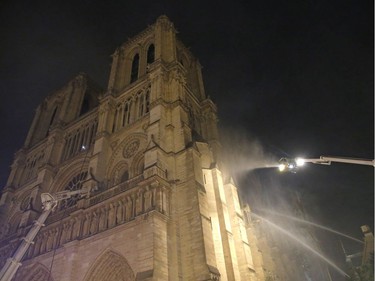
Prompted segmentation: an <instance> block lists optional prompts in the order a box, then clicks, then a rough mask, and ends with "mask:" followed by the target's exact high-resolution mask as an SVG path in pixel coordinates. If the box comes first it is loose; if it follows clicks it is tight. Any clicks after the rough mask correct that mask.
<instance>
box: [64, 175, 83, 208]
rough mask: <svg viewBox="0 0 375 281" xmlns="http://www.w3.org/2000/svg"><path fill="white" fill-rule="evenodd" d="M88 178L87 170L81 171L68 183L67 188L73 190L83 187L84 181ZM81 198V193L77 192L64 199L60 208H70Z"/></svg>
mask: <svg viewBox="0 0 375 281" xmlns="http://www.w3.org/2000/svg"><path fill="white" fill-rule="evenodd" d="M86 178H87V172H82V173H79V174H78V175H76V176H75V177H73V178H72V180H71V181H70V182H69V183H68V184H67V185H66V187H65V190H71V191H73V190H78V189H81V188H82V187H83V182H84V181H85V180H86ZM79 198H80V195H79V194H77V195H74V196H72V197H70V198H68V199H65V200H63V201H62V202H61V205H60V209H61V210H62V209H64V208H69V207H72V206H74V205H75V204H76V203H77V201H78V199H79Z"/></svg>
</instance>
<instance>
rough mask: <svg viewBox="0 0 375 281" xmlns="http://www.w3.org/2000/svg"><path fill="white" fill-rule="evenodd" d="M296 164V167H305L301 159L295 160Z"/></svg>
mask: <svg viewBox="0 0 375 281" xmlns="http://www.w3.org/2000/svg"><path fill="white" fill-rule="evenodd" d="M296 164H297V166H298V167H301V166H303V165H305V160H304V159H302V158H296Z"/></svg>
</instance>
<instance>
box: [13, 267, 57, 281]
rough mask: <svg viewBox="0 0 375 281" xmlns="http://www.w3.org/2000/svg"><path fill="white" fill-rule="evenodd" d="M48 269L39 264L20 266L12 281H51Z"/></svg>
mask: <svg viewBox="0 0 375 281" xmlns="http://www.w3.org/2000/svg"><path fill="white" fill-rule="evenodd" d="M53 280H54V279H53V277H52V276H50V271H49V270H48V268H47V267H46V266H45V265H43V264H41V263H36V264H35V263H34V264H31V265H28V266H24V267H23V266H21V267H20V269H19V270H18V272H17V275H16V277H15V280H14V281H53Z"/></svg>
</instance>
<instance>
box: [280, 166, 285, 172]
mask: <svg viewBox="0 0 375 281" xmlns="http://www.w3.org/2000/svg"><path fill="white" fill-rule="evenodd" d="M285 169H286V165H285V164H280V165H279V171H280V172H283V171H285Z"/></svg>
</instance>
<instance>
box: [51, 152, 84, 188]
mask: <svg viewBox="0 0 375 281" xmlns="http://www.w3.org/2000/svg"><path fill="white" fill-rule="evenodd" d="M88 168H89V161H88V159H87V158H86V157H84V156H82V157H79V158H78V159H76V160H75V161H73V162H72V163H71V164H69V165H66V166H65V167H64V168H62V169H60V170H59V172H58V174H57V175H56V177H55V179H54V182H53V184H52V186H51V190H50V192H57V191H61V190H64V188H65V186H66V185H67V183H68V182H69V181H70V180H72V178H73V177H75V176H77V175H78V174H80V173H82V172H87V171H88Z"/></svg>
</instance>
